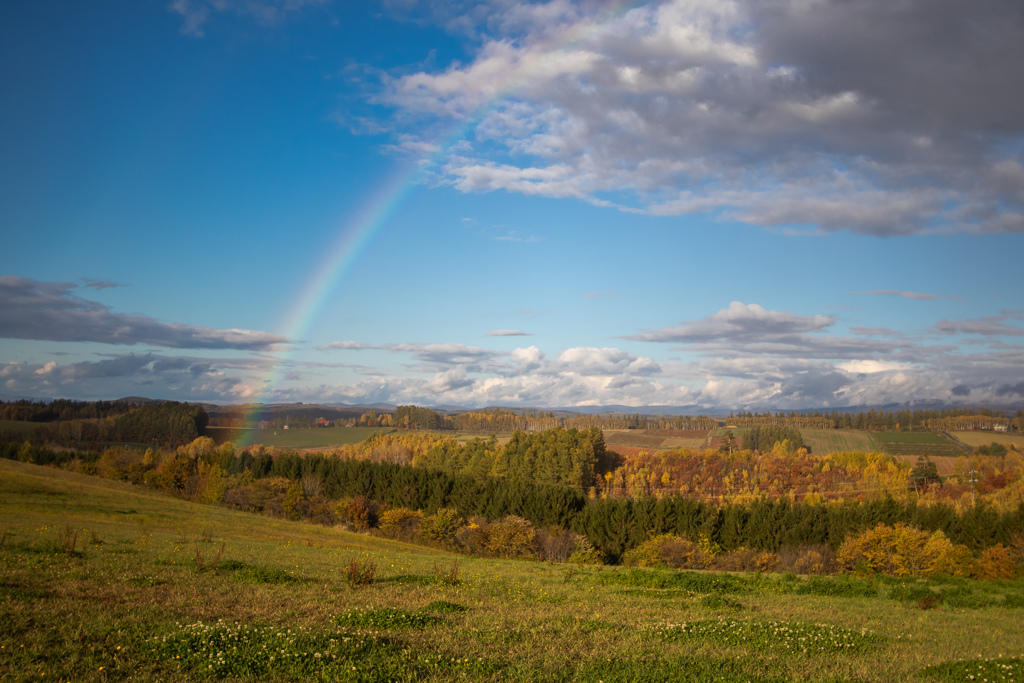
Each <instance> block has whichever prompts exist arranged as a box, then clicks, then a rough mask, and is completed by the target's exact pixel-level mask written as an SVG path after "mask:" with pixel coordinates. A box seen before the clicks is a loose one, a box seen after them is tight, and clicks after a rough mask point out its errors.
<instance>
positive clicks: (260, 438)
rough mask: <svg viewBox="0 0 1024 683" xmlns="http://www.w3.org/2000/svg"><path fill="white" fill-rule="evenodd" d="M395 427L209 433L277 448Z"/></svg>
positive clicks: (318, 445)
mask: <svg viewBox="0 0 1024 683" xmlns="http://www.w3.org/2000/svg"><path fill="white" fill-rule="evenodd" d="M393 431H395V430H394V429H382V428H380V427H316V428H310V429H238V428H235V427H207V428H206V433H207V434H208V435H209V436H210V438H212V439H213V440H214V441H215V442H217V443H218V444H221V443H225V442H228V441H231V442H233V443H235V444H236V445H239V444H242V443H244V444H245V445H251V444H263V445H264V446H274V447H276V448H294V449H309V450H314V449H328V448H330V447H331V446H340V445H342V444H349V443H359V442H360V441H365V440H366V439H368V438H369V437H370V436H372V435H373V434H374V433H376V432H384V433H385V434H388V433H391V432H393Z"/></svg>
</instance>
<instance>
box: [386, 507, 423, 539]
mask: <svg viewBox="0 0 1024 683" xmlns="http://www.w3.org/2000/svg"><path fill="white" fill-rule="evenodd" d="M422 523H423V513H422V512H420V511H419V510H410V509H409V508H403V507H399V508H391V509H390V510H386V511H384V512H382V513H380V518H379V520H378V527H377V528H378V529H380V532H381V534H382V535H383V536H386V537H387V538H393V539H396V540H399V541H408V540H410V539H412V537H413V536H415V535H416V532H417V531H419V528H420V524H422Z"/></svg>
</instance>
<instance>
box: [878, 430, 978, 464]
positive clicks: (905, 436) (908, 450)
mask: <svg viewBox="0 0 1024 683" xmlns="http://www.w3.org/2000/svg"><path fill="white" fill-rule="evenodd" d="M873 436H874V439H875V441H876V442H877V443H878V445H879V446H880V447H881V449H882V450H883V451H884V452H886V453H888V454H889V455H893V456H895V455H912V456H918V455H923V456H926V457H929V458H942V457H948V458H955V457H957V456H960V455H964V451H963V450H961V449H960V448H958V447H957V446H955V445H953V444H952V443H950V442H949V441H947V440H946V439H943V438H942V437H941V436H939V435H938V434H933V433H931V432H875V433H874V434H873Z"/></svg>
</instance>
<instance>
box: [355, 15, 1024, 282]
mask: <svg viewBox="0 0 1024 683" xmlns="http://www.w3.org/2000/svg"><path fill="white" fill-rule="evenodd" d="M391 6H392V8H393V9H394V10H395V11H397V12H399V13H404V14H406V15H407V16H415V17H417V19H419V20H424V21H435V22H438V23H440V24H442V25H443V26H445V27H446V28H447V29H448V30H451V31H456V32H459V33H462V34H465V35H468V36H471V37H472V38H473V39H474V40H477V41H478V48H477V50H476V53H475V55H474V57H473V59H471V60H469V61H467V62H465V63H461V62H460V63H452V64H449V65H443V66H441V67H440V68H438V69H433V70H419V71H415V72H412V73H404V74H401V75H394V76H387V77H385V78H384V81H383V83H382V87H381V90H380V92H378V93H377V94H376V95H375V97H374V101H375V102H377V103H379V104H383V105H386V106H389V107H391V108H393V110H394V111H395V112H396V113H397V115H398V118H399V119H400V120H401V121H403V122H405V123H407V122H408V121H410V120H414V121H415V120H419V121H421V122H422V123H423V129H422V130H423V131H431V130H434V127H435V126H436V125H437V124H438V123H444V122H447V123H448V124H449V125H464V124H465V122H466V121H473V122H474V123H473V124H471V125H472V128H471V133H470V134H469V135H468V136H467V137H466V139H465V140H464V141H463V143H462V144H460V145H458V146H456V147H453V148H452V149H450V150H448V152H447V154H446V156H445V158H444V160H443V161H442V162H441V164H440V165H439V167H438V168H437V173H438V174H439V176H440V177H441V178H442V179H443V180H446V181H447V182H449V183H451V184H452V185H454V186H455V187H457V188H459V189H460V190H463V191H467V192H470V191H473V192H480V191H492V190H496V189H504V190H508V191H512V192H519V193H523V194H532V195H544V196H550V197H574V198H578V199H581V200H584V201H588V202H591V203H594V204H598V205H603V206H612V207H617V208H620V209H622V210H627V211H643V212H648V213H653V214H662V215H679V214H690V213H704V214H709V215H712V216H718V217H722V218H727V219H732V220H739V221H745V222H748V223H752V224H757V225H768V226H781V227H785V228H794V227H795V228H805V229H808V230H811V231H818V232H821V231H826V232H827V231H836V230H849V231H852V232H858V233H864V234H871V235H879V236H888V235H903V234H912V233H918V232H934V231H939V232H948V231H968V232H1020V231H1024V165H1022V157H1021V152H1020V150H1021V145H1020V142H1021V139H1022V136H1024V93H1022V91H1021V89H1020V88H1019V87H1017V85H1018V80H1019V74H1020V69H1021V65H1022V64H1024V47H1022V45H1024V41H1021V40H1020V35H1021V34H1022V32H1024V9H1022V7H1021V6H1020V4H1019V3H1008V2H1004V1H1002V0H981V1H980V2H978V3H972V4H971V5H970V6H969V7H968V6H966V5H958V4H955V3H954V4H948V3H947V4H946V5H943V6H941V7H936V6H935V4H934V3H933V2H929V1H928V0H908V1H907V2H900V3H897V4H893V3H891V2H888V1H886V0H865V1H864V2H858V3H847V2H841V1H840V0H820V1H818V2H811V3H808V2H804V1H803V0H715V1H713V2H712V1H711V0H655V1H654V2H649V3H644V4H642V5H640V6H638V7H632V8H628V9H627V10H626V11H615V10H616V9H617V7H618V4H617V3H612V2H602V1H601V0H596V1H592V2H582V3H570V2H564V1H562V0H552V1H551V2H542V3H533V4H524V3H519V2H512V1H505V0H494V1H492V2H490V3H470V4H466V3H458V2H456V3H442V4H440V5H438V4H437V3H422V2H404V3H398V2H393V3H391ZM424 134H425V135H429V133H426V132H424ZM401 135H405V136H408V135H409V130H408V128H407V126H406V128H405V129H403V130H402V132H401ZM898 295H899V294H898Z"/></svg>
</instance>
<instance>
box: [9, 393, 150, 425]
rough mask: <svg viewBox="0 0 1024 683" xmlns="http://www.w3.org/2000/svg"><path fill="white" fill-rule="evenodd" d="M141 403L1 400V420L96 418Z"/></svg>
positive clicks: (127, 401) (125, 411)
mask: <svg viewBox="0 0 1024 683" xmlns="http://www.w3.org/2000/svg"><path fill="white" fill-rule="evenodd" d="M138 405H139V403H137V402H135V401H131V400H122V401H70V400H67V399H56V400H53V401H24V400H23V401H0V420H18V421H22V422H54V421H56V420H94V419H100V418H104V417H111V416H115V415H123V414H125V413H127V412H129V411H130V410H132V409H133V408H135V407H136V406H138Z"/></svg>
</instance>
